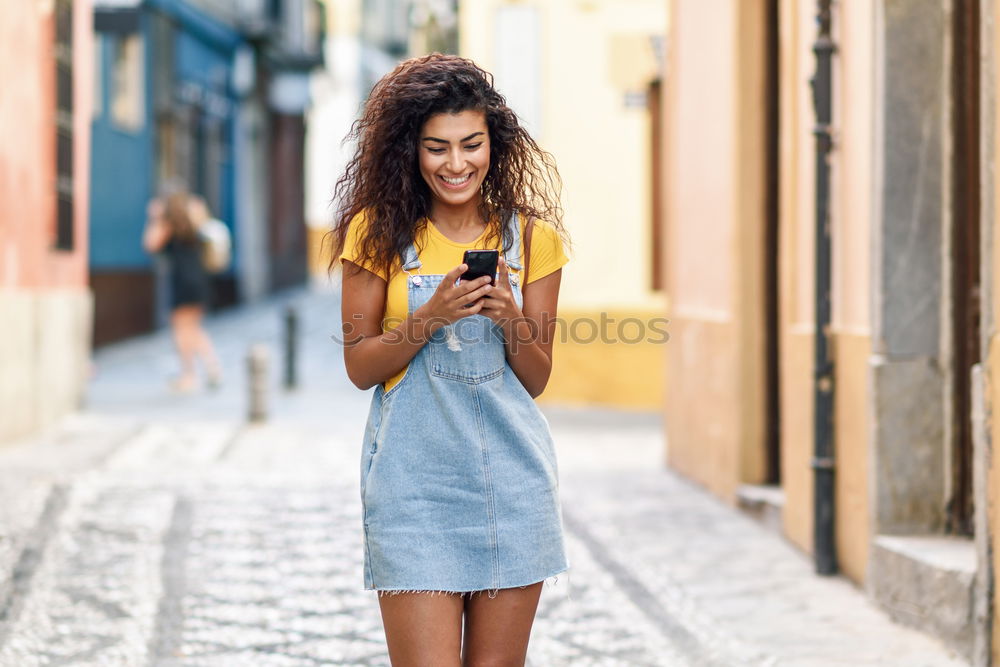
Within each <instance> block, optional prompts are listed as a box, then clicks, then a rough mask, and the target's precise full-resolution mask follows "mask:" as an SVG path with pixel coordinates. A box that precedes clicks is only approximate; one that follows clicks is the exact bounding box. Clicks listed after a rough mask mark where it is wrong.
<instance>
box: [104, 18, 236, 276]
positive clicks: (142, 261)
mask: <svg viewBox="0 0 1000 667" xmlns="http://www.w3.org/2000/svg"><path fill="white" fill-rule="evenodd" d="M140 11H141V16H140V33H141V34H142V36H143V40H144V49H145V72H144V84H145V104H144V107H145V108H144V122H143V124H142V127H141V128H138V129H127V128H122V127H119V126H117V125H116V124H115V123H114V122H113V121H112V120H111V114H110V109H109V104H110V88H111V84H112V81H111V78H112V65H113V58H114V51H113V49H114V41H115V39H116V35H114V34H113V33H103V39H102V40H101V42H100V53H99V54H98V56H97V65H98V71H95V73H94V75H95V77H101V82H100V93H101V97H102V99H101V100H100V113H99V114H96V115H95V116H94V118H93V121H92V126H91V128H92V142H93V144H92V151H91V198H90V220H91V224H90V243H91V246H90V247H91V252H90V266H91V268H92V269H94V270H98V271H100V270H134V269H142V268H147V267H150V266H151V263H152V259H151V258H150V257H149V256H148V255H147V254H146V252H145V251H144V250H143V248H142V231H143V228H144V226H145V212H146V204H147V202H148V201H149V199H150V198H151V197H152V196H153V195H154V188H155V186H156V184H155V178H156V174H155V165H156V160H157V155H156V135H155V126H154V119H153V115H152V106H153V105H152V92H153V91H152V76H151V73H152V71H153V68H152V59H153V58H154V57H155V55H154V54H152V53H151V48H150V39H149V24H150V20H149V17H150V12H159V13H163V14H166V15H168V16H170V17H171V18H172V19H173V20H174V21H175V25H176V27H177V31H176V33H175V35H176V42H175V45H174V54H175V68H176V69H175V81H174V82H173V85H174V89H173V90H172V91H170V92H171V95H177V94H179V93H178V91H180V90H187V91H188V93H189V94H193V95H194V96H195V97H199V96H200V97H204V96H205V95H206V94H207V95H210V96H211V97H212V99H213V100H214V102H215V103H214V104H212V105H210V106H211V108H212V109H215V110H216V111H217V112H218V114H219V115H220V116H221V117H222V122H223V126H222V127H221V128H220V129H221V136H222V139H223V144H224V145H223V151H222V155H221V159H220V161H219V162H217V163H216V164H215V165H212V167H211V168H212V169H214V170H216V171H215V173H214V174H212V175H211V176H210V177H211V178H213V179H218V182H219V183H220V197H219V200H220V205H219V210H216V211H213V213H214V214H215V215H216V217H218V218H220V219H222V220H223V221H224V222H226V223H227V224H228V225H229V226H230V229H233V227H234V221H235V220H236V213H237V211H236V205H237V197H236V195H235V192H234V187H235V182H236V178H235V173H234V170H235V168H236V165H235V162H234V160H233V139H234V137H233V132H234V129H233V126H234V123H233V118H234V116H235V110H236V104H237V103H238V101H237V100H236V99H235V98H234V97H233V96H232V94H231V91H230V89H229V82H230V80H231V69H232V60H233V52H234V50H235V49H236V48H237V47H238V46H240V45H241V44H243V39H242V37H241V36H240V34H239V33H237V32H236V31H234V30H232V29H231V28H229V27H228V26H225V25H223V24H221V23H219V22H218V21H217V20H215V19H214V18H211V17H209V16H207V15H205V14H203V13H201V12H200V11H199V10H197V9H195V8H193V7H191V6H190V5H188V4H187V3H185V2H184V0H146V2H145V3H144V4H143V6H142V7H141V9H140ZM234 245H235V243H234Z"/></svg>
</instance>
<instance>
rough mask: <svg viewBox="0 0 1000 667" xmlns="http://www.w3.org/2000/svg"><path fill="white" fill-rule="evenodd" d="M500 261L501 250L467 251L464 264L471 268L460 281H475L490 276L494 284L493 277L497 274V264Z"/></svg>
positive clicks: (463, 258)
mask: <svg viewBox="0 0 1000 667" xmlns="http://www.w3.org/2000/svg"><path fill="white" fill-rule="evenodd" d="M499 261H500V251H499V250H466V251H465V255H464V256H463V257H462V263H463V264H465V265H466V266H468V267H469V268H468V269H467V270H466V271H465V273H463V274H462V275H461V277H460V278H459V280H475V279H476V278H478V277H480V276H489V277H490V284H491V285H492V284H493V276H495V275H496V274H497V263H498V262H499Z"/></svg>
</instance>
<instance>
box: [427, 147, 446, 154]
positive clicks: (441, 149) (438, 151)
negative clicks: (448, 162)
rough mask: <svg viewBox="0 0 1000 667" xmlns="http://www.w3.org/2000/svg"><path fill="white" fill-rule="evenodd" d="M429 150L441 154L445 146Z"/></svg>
mask: <svg viewBox="0 0 1000 667" xmlns="http://www.w3.org/2000/svg"><path fill="white" fill-rule="evenodd" d="M427 150H428V151H430V152H431V153H434V155H440V154H441V153H444V149H443V148H428V149H427Z"/></svg>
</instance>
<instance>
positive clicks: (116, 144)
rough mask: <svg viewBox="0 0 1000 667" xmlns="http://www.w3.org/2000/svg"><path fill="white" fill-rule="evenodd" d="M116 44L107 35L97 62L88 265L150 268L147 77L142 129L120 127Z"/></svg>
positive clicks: (150, 153) (150, 141) (150, 147)
mask: <svg viewBox="0 0 1000 667" xmlns="http://www.w3.org/2000/svg"><path fill="white" fill-rule="evenodd" d="M116 39H117V36H116V35H114V34H111V33H106V34H105V35H104V38H103V39H102V40H101V41H100V43H99V44H100V47H99V48H100V51H99V54H98V57H97V61H98V64H99V71H95V72H94V76H95V77H101V82H100V94H101V100H100V114H99V115H96V116H95V117H94V119H93V122H92V125H91V131H92V135H91V140H92V142H93V143H92V149H91V154H90V155H91V158H90V167H91V169H90V184H91V185H90V188H91V192H90V195H91V196H90V266H91V267H92V268H95V269H111V268H115V269H134V268H142V267H146V266H149V264H150V258H149V256H148V255H146V253H145V251H144V250H143V249H142V230H143V226H144V224H145V212H146V202H148V201H149V199H150V197H151V195H152V187H153V165H154V154H153V132H152V122H151V117H150V111H149V109H150V100H149V90H148V88H149V77H148V76H146V77H145V81H146V88H147V90H146V94H145V99H146V103H145V105H144V106H145V117H144V121H143V124H142V127H141V128H139V129H136V130H132V129H126V128H122V127H119V126H117V125H116V124H115V123H114V122H112V120H111V113H110V108H109V106H110V102H111V100H110V88H111V86H110V84H111V77H112V62H113V58H114V49H115V40H116ZM147 65H148V58H147ZM147 74H148V68H147Z"/></svg>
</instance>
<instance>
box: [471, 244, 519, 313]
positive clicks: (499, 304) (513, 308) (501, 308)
mask: <svg viewBox="0 0 1000 667" xmlns="http://www.w3.org/2000/svg"><path fill="white" fill-rule="evenodd" d="M497 268H498V269H499V274H500V275H499V280H498V281H497V284H496V286H494V288H493V289H492V290H490V292H489V293H488V295H487V298H486V299H483V304H482V307H481V312H480V313H479V314H480V315H485V316H486V317H488V318H490V319H491V320H493V322H494V323H495V324H499V325H500V326H502V327H506V326H508V325H510V324H511V323H513V322H516V321H518V320H520V319H521V318H522V317H523V314H522V312H521V308H520V307H519V306H518V305H517V301H515V300H514V290H513V288H512V287H511V285H510V272H509V271H508V270H507V262H505V261H504V259H503V257H501V258H500V261H499V265H498V267H497Z"/></svg>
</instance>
